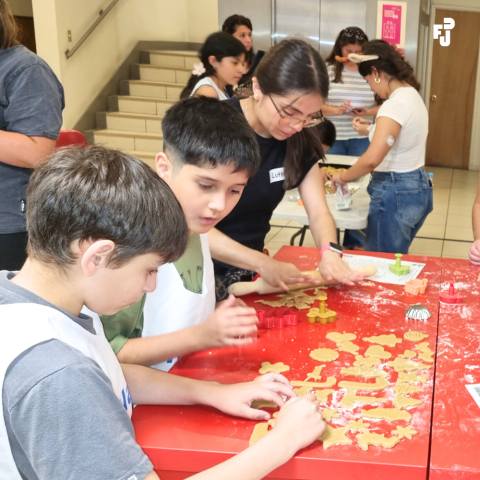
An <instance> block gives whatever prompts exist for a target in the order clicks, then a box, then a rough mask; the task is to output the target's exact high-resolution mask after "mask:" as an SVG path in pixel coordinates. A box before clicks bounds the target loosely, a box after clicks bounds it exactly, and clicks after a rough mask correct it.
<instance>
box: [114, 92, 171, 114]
mask: <svg viewBox="0 0 480 480" xmlns="http://www.w3.org/2000/svg"><path fill="white" fill-rule="evenodd" d="M174 103H176V100H167V99H161V98H156V97H138V96H134V95H111V96H110V97H109V99H108V105H109V110H111V111H114V112H124V113H146V114H147V115H165V112H166V111H167V110H168V109H169V108H170V107H171V106H172V105H173V104H174Z"/></svg>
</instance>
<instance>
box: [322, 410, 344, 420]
mask: <svg viewBox="0 0 480 480" xmlns="http://www.w3.org/2000/svg"><path fill="white" fill-rule="evenodd" d="M339 417H340V415H339V414H338V408H334V409H332V410H330V409H329V408H328V407H325V408H324V409H323V410H322V418H323V419H324V420H325V421H326V422H327V423H330V422H331V421H332V418H339Z"/></svg>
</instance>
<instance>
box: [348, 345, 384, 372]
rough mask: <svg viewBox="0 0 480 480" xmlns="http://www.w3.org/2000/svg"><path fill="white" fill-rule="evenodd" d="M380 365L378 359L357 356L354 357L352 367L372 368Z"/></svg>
mask: <svg viewBox="0 0 480 480" xmlns="http://www.w3.org/2000/svg"><path fill="white" fill-rule="evenodd" d="M370 348H372V347H370ZM380 348H382V347H380ZM381 363H382V361H381V360H380V359H379V358H378V357H362V356H361V355H357V356H356V357H355V361H354V362H353V366H354V367H374V366H375V365H380V364H381Z"/></svg>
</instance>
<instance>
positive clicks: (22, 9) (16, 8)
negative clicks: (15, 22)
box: [7, 0, 33, 17]
mask: <svg viewBox="0 0 480 480" xmlns="http://www.w3.org/2000/svg"><path fill="white" fill-rule="evenodd" d="M7 1H8V4H9V5H10V8H11V9H12V13H13V14H14V15H15V16H19V17H33V8H32V0H7Z"/></svg>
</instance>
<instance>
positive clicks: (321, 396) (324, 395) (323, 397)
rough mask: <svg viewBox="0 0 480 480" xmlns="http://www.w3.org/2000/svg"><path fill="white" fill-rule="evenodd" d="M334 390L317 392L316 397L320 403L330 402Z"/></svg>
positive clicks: (327, 389)
mask: <svg viewBox="0 0 480 480" xmlns="http://www.w3.org/2000/svg"><path fill="white" fill-rule="evenodd" d="M334 391H335V390H333V388H326V389H325V390H316V391H315V396H316V397H317V400H318V401H319V402H328V397H329V396H330V395H331V394H332V393H333V392H334Z"/></svg>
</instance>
